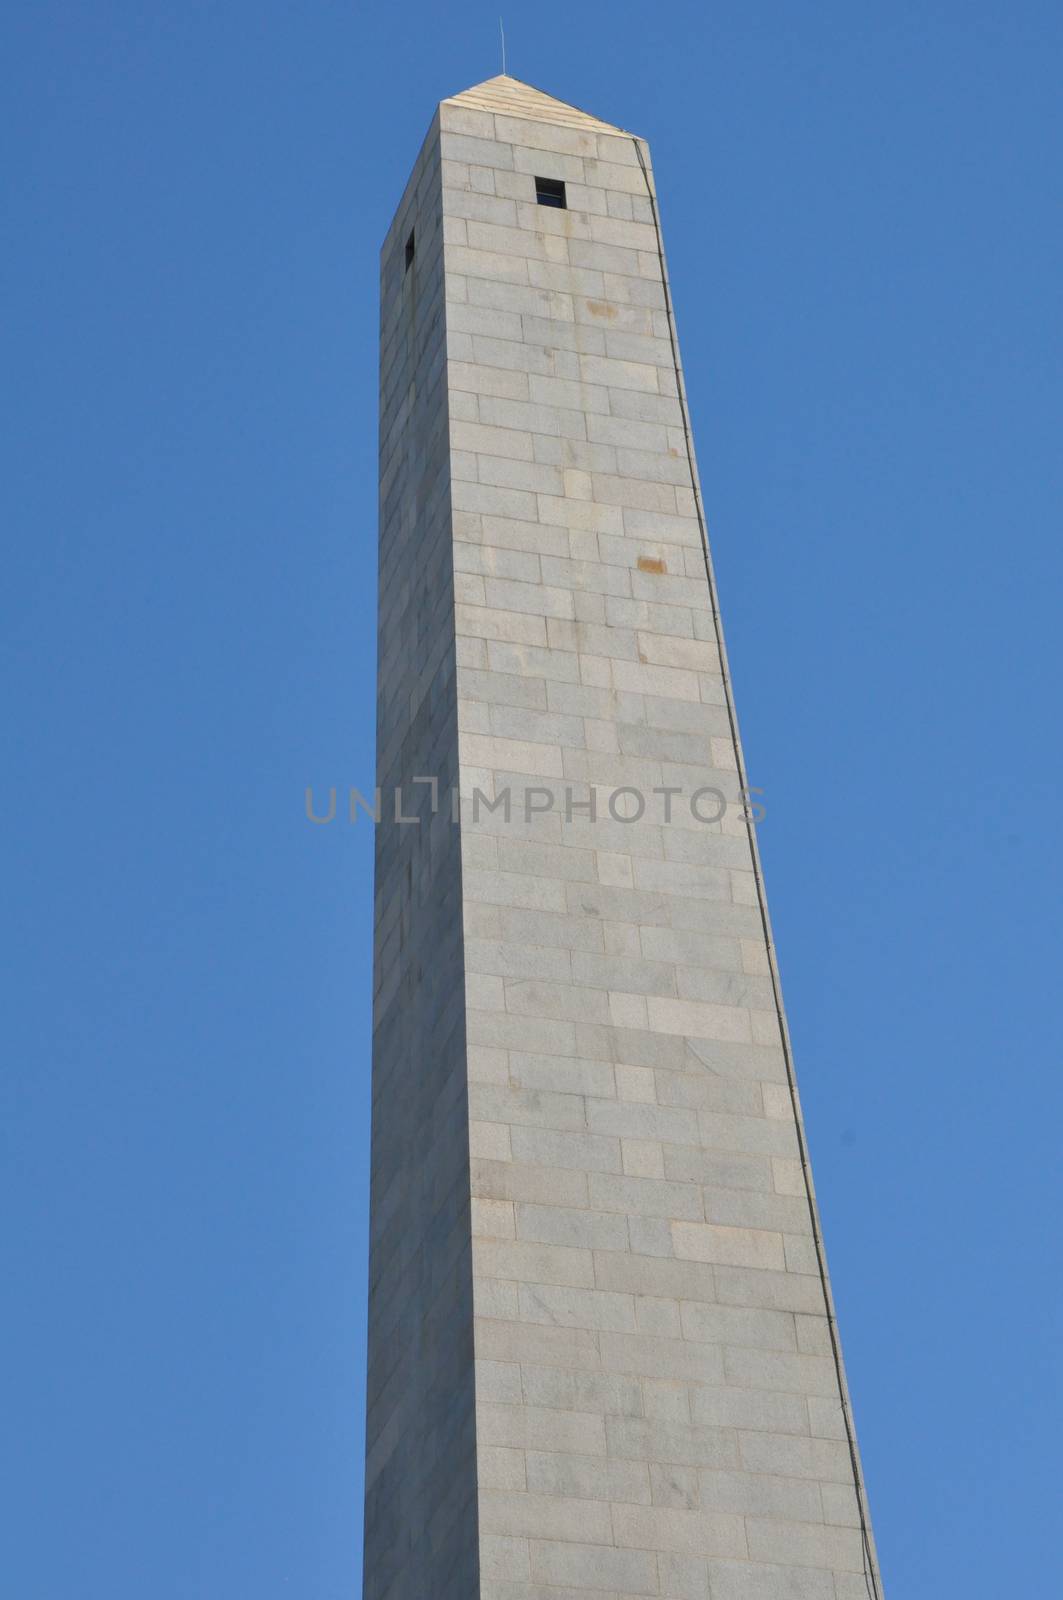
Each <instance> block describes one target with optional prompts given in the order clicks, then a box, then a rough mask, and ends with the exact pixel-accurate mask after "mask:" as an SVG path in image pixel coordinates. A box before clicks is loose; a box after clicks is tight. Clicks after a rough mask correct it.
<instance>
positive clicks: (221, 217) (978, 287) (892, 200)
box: [0, 0, 1063, 1600]
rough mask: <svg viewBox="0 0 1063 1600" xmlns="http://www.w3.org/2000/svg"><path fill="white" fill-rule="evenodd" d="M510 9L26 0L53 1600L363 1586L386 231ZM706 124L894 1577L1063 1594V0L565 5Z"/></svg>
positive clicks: (14, 841) (775, 826)
mask: <svg viewBox="0 0 1063 1600" xmlns="http://www.w3.org/2000/svg"><path fill="white" fill-rule="evenodd" d="M496 16H497V4H495V5H492V6H490V7H482V6H472V5H463V4H457V5H450V6H446V7H442V6H438V5H435V4H432V5H429V4H426V3H424V0H409V3H407V4H405V5H403V6H401V7H394V6H383V5H380V6H373V7H367V6H361V7H358V6H354V5H351V4H339V3H335V0H310V3H304V4H302V5H295V4H291V3H288V4H284V3H281V0H255V3H254V4H251V3H250V0H227V3H224V4H222V3H213V4H208V3H205V0H182V3H181V4H179V5H178V4H169V5H160V4H157V3H151V0H148V3H146V4H145V3H139V4H132V3H131V0H121V3H120V0H95V3H94V4H92V5H84V4H73V3H58V0H33V3H30V0H14V3H13V4H11V5H9V6H8V7H7V8H6V12H5V19H4V22H3V37H2V39H0V44H2V52H0V53H2V58H3V69H2V70H3V75H4V78H5V79H6V83H5V84H4V85H3V92H2V94H0V106H2V109H0V118H2V137H3V151H4V161H3V170H4V184H5V188H6V191H7V204H6V206H5V212H6V219H7V226H6V228H5V235H6V238H5V243H4V249H3V263H2V281H0V291H2V300H3V311H4V317H3V324H4V327H3V332H2V335H0V339H2V344H0V363H2V367H3V371H4V375H5V379H6V382H5V384H4V389H5V396H4V407H5V415H4V419H3V424H4V425H3V436H4V445H3V453H4V454H3V461H2V464H0V510H2V525H3V528H4V532H5V535H6V551H7V554H6V560H5V570H4V579H5V581H4V583H3V586H2V597H0V605H2V613H0V640H2V644H0V656H2V660H3V680H4V698H5V705H6V719H5V726H6V728H7V730H8V731H7V748H8V760H7V761H6V763H5V768H6V773H7V782H6V785H5V791H4V800H3V805H4V816H3V833H2V837H3V847H4V853H5V856H6V858H7V865H6V869H5V880H6V890H5V901H6V908H7V911H8V919H7V922H8V931H9V945H8V949H7V952H6V955H5V958H4V962H3V967H2V971H3V976H4V980H5V982H4V987H5V991H6V999H5V1002H4V1007H3V1022H4V1032H5V1034H6V1035H7V1043H6V1048H5V1051H4V1056H5V1065H4V1068H3V1091H2V1099H0V1124H2V1140H3V1153H2V1154H3V1192H2V1194H0V1216H2V1218H3V1254H2V1259H0V1281H2V1283H3V1285H4V1298H5V1300H6V1310H5V1312H4V1315H3V1321H2V1331H0V1340H2V1349H0V1372H2V1373H3V1385H4V1388H5V1389H6V1391H7V1396H6V1401H5V1405H4V1411H5V1422H4V1427H3V1434H2V1441H3V1442H2V1446H0V1451H2V1457H3V1473H4V1481H3V1483H2V1485H0V1503H2V1504H3V1507H4V1522H5V1523H6V1524H7V1529H8V1532H7V1535H6V1547H7V1548H6V1552H5V1555H4V1567H5V1578H4V1588H5V1592H7V1593H10V1594H11V1595H12V1596H18V1600H145V1597H147V1596H150V1597H151V1600H234V1597H237V1596H241V1597H243V1596H246V1597H249V1600H250V1597H254V1600H288V1597H291V1600H351V1597H354V1596H357V1595H358V1593H359V1591H360V1575H359V1574H360V1564H359V1524H360V1517H361V1503H360V1502H361V1449H362V1436H361V1430H362V1403H363V1396H362V1387H363V1363H364V1318H365V1304H364V1288H365V1240H366V1208H367V1189H366V1182H367V1172H366V1158H367V1131H368V1130H367V1112H368V1105H369V1093H368V1071H369V1058H368V1046H369V995H370V970H369V962H370V918H371V835H370V832H369V830H368V828H367V827H366V826H365V825H364V824H359V825H358V827H357V828H350V827H344V826H341V825H339V824H337V825H336V826H334V827H331V828H312V827H311V826H310V825H309V824H308V823H307V822H306V821H305V820H304V816H303V790H304V787H305V785H307V784H308V783H312V784H315V785H316V786H318V788H319V789H324V788H325V787H327V786H328V785H330V784H336V785H338V786H346V785H348V784H352V783H353V784H356V785H358V786H359V787H361V788H365V789H368V788H370V787H371V785H372V781H373V780H372V770H373V752H372V728H373V696H374V686H373V672H374V659H375V658H374V640H373V632H374V599H375V590H374V584H375V537H376V534H375V522H376V503H375V497H376V488H375V483H376V466H375V451H376V438H375V434H376V382H377V374H376V318H377V308H376V295H377V250H378V246H379V242H380V240H381V238H382V237H383V234H384V231H385V228H386V226H387V223H388V221H389V219H390V215H391V209H392V207H393V205H394V203H395V202H396V200H397V198H398V196H399V194H400V192H401V189H402V186H403V182H404V180H405V176H406V173H407V171H408V168H409V166H410V164H411V163H412V161H413V158H414V156H415V154H416V151H417V148H418V146H419V143H420V141H421V138H422V135H423V133H424V130H425V128H426V126H427V123H428V121H429V118H430V116H431V112H432V108H433V105H434V103H435V101H436V100H438V99H439V98H440V97H442V96H444V95H446V94H450V93H454V92H456V91H458V90H460V89H462V88H464V87H467V86H469V85H470V84H472V83H475V82H477V81H479V80H481V79H483V78H485V77H489V76H491V75H493V74H494V73H495V72H497V71H498V68H499V62H498V52H497V21H496ZM506 23H507V36H508V42H509V65H510V70H511V71H512V72H513V73H515V74H516V75H518V76H521V77H524V78H526V79H527V80H529V81H531V82H533V83H535V84H537V85H539V86H541V87H543V88H545V89H547V90H548V91H550V92H552V93H554V94H556V95H558V96H560V97H562V98H567V99H570V100H573V101H575V102H576V103H577V104H580V105H582V106H584V107H586V108H588V109H590V110H592V111H594V112H595V113H597V114H599V115H601V116H604V117H606V118H608V119H610V120H615V121H617V122H620V123H622V124H624V125H625V126H627V127H630V128H633V129H635V130H636V131H637V132H639V133H642V134H644V135H646V136H647V137H648V138H649V139H650V140H651V142H652V147H653V153H654V160H655V165H656V170H657V177H658V185H659V188H660V191H661V196H662V206H663V220H664V227H665V237H666V242H667V246H668V251H669V259H670V267H671V272H672V278H673V282H674V288H675V298H676V303H677V312H678V317H679V326H680V334H681V338H682V343H683V354H684V360H685V365H686V369H687V374H688V384H689V388H690V393H691V399H692V404H693V412H694V422H695V430H696V438H697V444H698V449H699V456H700V464H701V471H702V478H703V481H704V484H705V493H706V499H707V503H708V510H709V515H710V524H711V533H712V537H713V545H714V553H715V558H716V562H717V566H718V571H719V578H720V583H721V588H722V598H723V605H724V616H725V622H726V625H727V633H728V640H729V645H730V650H731V654H732V664H733V668H734V674H735V679H736V685H737V694H738V705H739V712H740V715H741V719H742V727H743V733H744V737H745V742H746V748H747V754H748V757H749V761H750V767H751V777H752V780H753V782H755V783H757V784H759V785H760V786H762V787H763V788H764V790H765V791H766V798H767V806H768V815H767V820H766V822H765V823H764V825H763V826H762V828H761V843H762V847H763V852H764V857H765V864H766V871H767V878H768V889H769V895H770V899H771V906H772V911H773V916H774V920H775V927H776V934H777V937H778V942H779V948H780V955H781V962H782V971H783V980H784V984H785V991H786V998H787V1002H788V1007H789V1014H790V1021H791V1026H792V1030H793V1034H794V1038H795V1044H796V1053H797V1064H798V1070H799V1074H800V1078H801V1084H802V1089H803V1095H804V1100H805V1105H806V1111H807V1116H808V1123H809V1129H810V1136H811V1143H812V1152H813V1157H814V1161H815V1166H816V1174H817V1180H818V1187H819V1192H820V1199H821V1204H822V1209H823V1213H824V1218H825V1226H826V1232H827V1244H828V1250H829V1256H830V1263H831V1267H832V1271H833V1274H834V1281H835V1291H836V1297H837V1300H838V1302H839V1308H840V1315H841V1324H842V1333H843V1337H844V1341H845V1348H846V1354H847V1358H848V1364H849V1375H850V1380H851V1384H852V1388H853V1391H854V1396H855V1403H856V1411H857V1420H858V1424H859V1429H860V1435H861V1442H862V1448H863V1454H864V1460H865V1466H866V1471H867V1476H868V1480H869V1484H870V1490H871V1496H872V1505H873V1511H874V1515H875V1520H876V1525H877V1533H878V1538H879V1544H880V1551H881V1556H882V1562H883V1567H884V1572H885V1577H886V1581H887V1587H888V1588H889V1590H890V1591H891V1593H892V1594H893V1595H894V1596H897V1597H899V1596H902V1595H903V1596H905V1597H907V1600H941V1597H943V1596H946V1595H957V1596H958V1595H962V1596H964V1600H981V1597H985V1600H999V1597H1000V1596H1001V1595H1005V1594H1009V1595H1023V1594H1030V1595H1033V1594H1047V1593H1048V1592H1049V1591H1050V1590H1051V1589H1052V1587H1053V1583H1054V1577H1053V1575H1054V1574H1055V1572H1056V1569H1057V1567H1058V1552H1057V1548H1056V1545H1057V1542H1058V1541H1057V1535H1056V1531H1055V1527H1054V1519H1055V1513H1056V1511H1057V1509H1058V1507H1057V1503H1056V1499H1057V1482H1058V1459H1059V1437H1060V1421H1061V1418H1060V1408H1059V1403H1058V1401H1059V1394H1058V1388H1057V1387H1056V1384H1057V1379H1056V1369H1057V1366H1058V1349H1059V1344H1058V1341H1059V1334H1060V1326H1059V1323H1060V1316H1059V1313H1060V1268H1061V1265H1063V1264H1061V1262H1060V1259H1059V1202H1060V1194H1059V1186H1058V1166H1059V1147H1060V1132H1059V1130H1060V1112H1061V1106H1060V1090H1059V1048H1058V1036H1059V1020H1058V1019H1059V1006H1058V989H1059V921H1060V915H1059V867H1060V847H1059V834H1060V828H1059V799H1060V777H1061V773H1060V754H1059V731H1058V730H1059V711H1058V705H1057V700H1058V689H1059V684H1060V680H1061V665H1063V663H1061V661H1060V651H1059V635H1060V626H1059V604H1060V602H1059V584H1060V577H1061V572H1060V567H1061V564H1063V563H1061V556H1060V544H1061V540H1060V498H1061V495H1060V491H1061V487H1063V485H1061V481H1060V480H1061V477H1063V471H1061V454H1060V448H1059V446H1060V436H1061V420H1063V419H1061V412H1063V406H1061V398H1063V396H1061V379H1060V355H1061V351H1060V283H1061V281H1063V260H1061V256H1063V248H1061V245H1063V234H1061V225H1060V176H1059V174H1060V132H1061V120H1063V118H1061V113H1060V97H1059V84H1060V81H1061V76H1063V50H1061V45H1063V12H1061V11H1060V8H1059V7H1058V5H1055V4H1051V3H1048V0H1045V3H1038V0H1018V3H1011V4H1005V3H1003V0H998V3H996V4H982V3H978V0H965V3H958V0H955V3H943V0H938V3H931V4H929V5H928V4H926V3H919V4H916V3H915V0H892V3H890V4H888V5H887V4H885V3H877V4H858V5H853V4H851V3H848V4H841V3H840V0H820V3H818V4H816V5H814V6H813V5H794V4H783V3H779V0H776V3H771V0H764V3H753V4H750V5H745V6H741V7H736V6H720V5H715V4H713V5H705V4H704V3H703V0H698V3H696V4H694V3H670V4H664V5H661V6H656V7H654V6H649V5H646V4H644V3H643V4H638V5H636V4H632V3H629V0H594V3H592V4H585V5H580V6H573V5H571V4H558V3H555V0H546V3H537V4H536V5H535V6H534V7H533V6H530V5H527V4H524V5H522V6H520V7H513V8H510V7H508V6H507V11H506Z"/></svg>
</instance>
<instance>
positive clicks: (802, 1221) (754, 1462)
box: [364, 76, 881, 1600]
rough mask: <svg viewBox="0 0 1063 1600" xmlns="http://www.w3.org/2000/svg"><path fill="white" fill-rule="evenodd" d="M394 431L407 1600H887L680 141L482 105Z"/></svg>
mask: <svg viewBox="0 0 1063 1600" xmlns="http://www.w3.org/2000/svg"><path fill="white" fill-rule="evenodd" d="M380 404H381V430H380V590H379V606H380V647H379V689H378V727H377V754H378V768H377V782H378V783H379V784H380V785H381V788H382V791H383V794H384V796H385V797H390V796H391V795H392V794H393V793H394V792H396V791H398V792H399V793H400V794H401V796H402V797H403V799H402V807H403V809H402V810H400V811H399V812H398V813H397V815H398V816H399V817H401V818H406V817H412V818H414V819H415V820H414V821H412V822H411V821H406V820H395V816H393V814H392V810H391V807H390V798H387V800H386V809H385V812H384V817H383V820H382V821H381V823H380V825H379V827H378V829H377V855H376V889H375V896H376V954H375V979H374V1007H375V1020H374V1029H375V1032H374V1056H373V1134H372V1200H371V1269H370V1276H371V1282H370V1316H369V1393H368V1423H367V1443H366V1450H367V1461H366V1544H365V1588H364V1594H365V1597H366V1600H635V1597H644V1596H650V1597H656V1600H869V1597H870V1600H880V1596H881V1587H880V1580H879V1575H878V1570H877V1567H876V1562H875V1554H874V1545H873V1541H872V1535H871V1529H870V1522H869V1516H868V1510H867V1505H866V1500H865V1496H864V1491H863V1484H862V1480H861V1475H860V1466H859V1457H858V1454H857V1447H856V1438H855V1433H854V1429H853V1421H852V1414H851V1411H850V1407H849V1401H848V1395H847V1391H846V1386H845V1377H844V1371H843V1366H842V1360H841V1352H840V1347H839V1343H838V1336H837V1330H836V1327H835V1323H834V1318H833V1312H832V1306H831V1299H830V1289H829V1283H828V1278H827V1270H826V1263H825V1258H824V1254H823V1248H822V1242H821V1239H820V1233H819V1226H818V1221H817V1214H816V1208H815V1202H814V1198H813V1192H812V1182H811V1175H810V1172H809V1167H808V1162H807V1157H806V1148H805V1140H804V1134H803V1129H802V1124H801V1119H800V1111H799V1106H798V1099H797V1090H796V1086H795V1082H794V1077H793V1070H792V1065H791V1061H790V1051H789V1045H788V1040H787V1034H786V1025H785V1020H784V1016H783V1010H782V1002H781V998H780V992H779V983H778V976H777V972H776V968H775V961H774V956H773V951H772V944H771V936H770V932H769V925H768V918H767V911H766V908H765V901H764V891H763V883H762V879H761V873H760V868H759V864H758V858H757V849H756V840H755V836H754V827H753V823H752V820H751V817H750V815H749V812H750V806H749V803H748V798H747V796H746V795H745V792H744V786H745V782H746V779H745V772H744V767H743V761H742V753H741V748H740V745H739V740H738V732H737V726H736V722H735V713H734V705H733V702H732V698H731V692H730V684H729V679H728V675H727V665H726V659H725V656H724V653H723V640H722V637H721V633H720V623H719V613H718V609H717V603H716V591H715V586H714V582H713V576H712V568H711V563H710V559H709V552H708V546H707V543H706V536H705V523H704V515H703V510H702V504H701V496H700V490H699V486H698V480H697V471H696V466H695V460H694V451H693V444H692V440H691V434H690V425H689V417H688V414H687V409H686V402H685V397H684V389H683V378H682V369H681V365H680V360H679V349H678V344H677V340H676V331H675V324H674V321H673V317H672V307H671V298H670V294H669V289H668V278H667V271H666V267H665V260H664V253H663V249H662V245H661V234H660V225H659V217H658V211H657V203H656V197H655V188H654V180H653V173H652V168H651V165H650V158H649V152H648V150H647V147H646V145H645V144H644V143H643V142H642V141H641V140H639V139H636V138H634V137H633V136H632V135H630V134H628V133H626V132H624V131H623V130H622V129H620V128H617V127H613V126H611V125H610V124H609V123H606V122H601V121H599V120H598V119H597V118H595V117H592V116H589V115H587V114H586V113H584V112H582V111H578V110H576V109H575V108H574V107H572V106H568V105H565V104H563V103H562V102H560V101H558V100H555V99H552V98H551V97H550V96H548V95H546V94H543V93H540V92H539V91H538V90H535V89H532V88H530V87H529V86H527V85H526V84H523V83H520V82H518V81H517V80H516V79H513V78H510V77H505V76H503V77H499V78H493V79H491V80H490V81H489V82H487V83H484V84H481V85H479V86H478V87H477V88H475V89H470V90H468V91H467V92H466V93H464V94H459V95H457V96H455V97H454V98H452V99H448V100H444V101H443V103H442V104H441V105H440V106H439V108H438V111H437V113H436V115H435V118H434V119H433V122H432V126H431V128H430V130H429V133H428V136H427V138H426V139H425V142H424V145H423V147H422V150H421V153H420V156H419V157H418V160H417V163H416V165H415V167H414V170H413V173H412V175H411V177H410V181H409V184H408V185H407V188H406V192H405V194H404V196H403V198H402V200H401V202H400V204H399V208H398V211H397V213H396V215H395V220H394V222H393V224H392V226H391V229H390V232H389V233H388V236H387V239H386V241H385V244H384V248H383V254H382V260H381V366H380Z"/></svg>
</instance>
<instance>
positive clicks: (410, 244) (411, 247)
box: [406, 232, 417, 272]
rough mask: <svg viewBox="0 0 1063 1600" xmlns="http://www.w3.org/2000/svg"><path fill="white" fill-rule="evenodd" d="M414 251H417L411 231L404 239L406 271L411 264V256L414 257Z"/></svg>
mask: <svg viewBox="0 0 1063 1600" xmlns="http://www.w3.org/2000/svg"><path fill="white" fill-rule="evenodd" d="M416 252H417V246H416V245H415V243H414V238H413V233H412V232H411V234H410V237H409V238H408V239H407V240H406V271H407V272H409V270H410V268H411V267H412V266H413V258H414V255H415V254H416Z"/></svg>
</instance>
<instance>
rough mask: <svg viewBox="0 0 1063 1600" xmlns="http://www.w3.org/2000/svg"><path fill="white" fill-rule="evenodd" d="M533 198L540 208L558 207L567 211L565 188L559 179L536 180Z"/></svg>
mask: <svg viewBox="0 0 1063 1600" xmlns="http://www.w3.org/2000/svg"><path fill="white" fill-rule="evenodd" d="M535 198H536V200H538V202H539V204H540V205H541V206H560V207H561V209H562V211H564V210H567V205H566V201H565V186H564V184H563V183H562V182H561V179H560V178H536V180H535Z"/></svg>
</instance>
